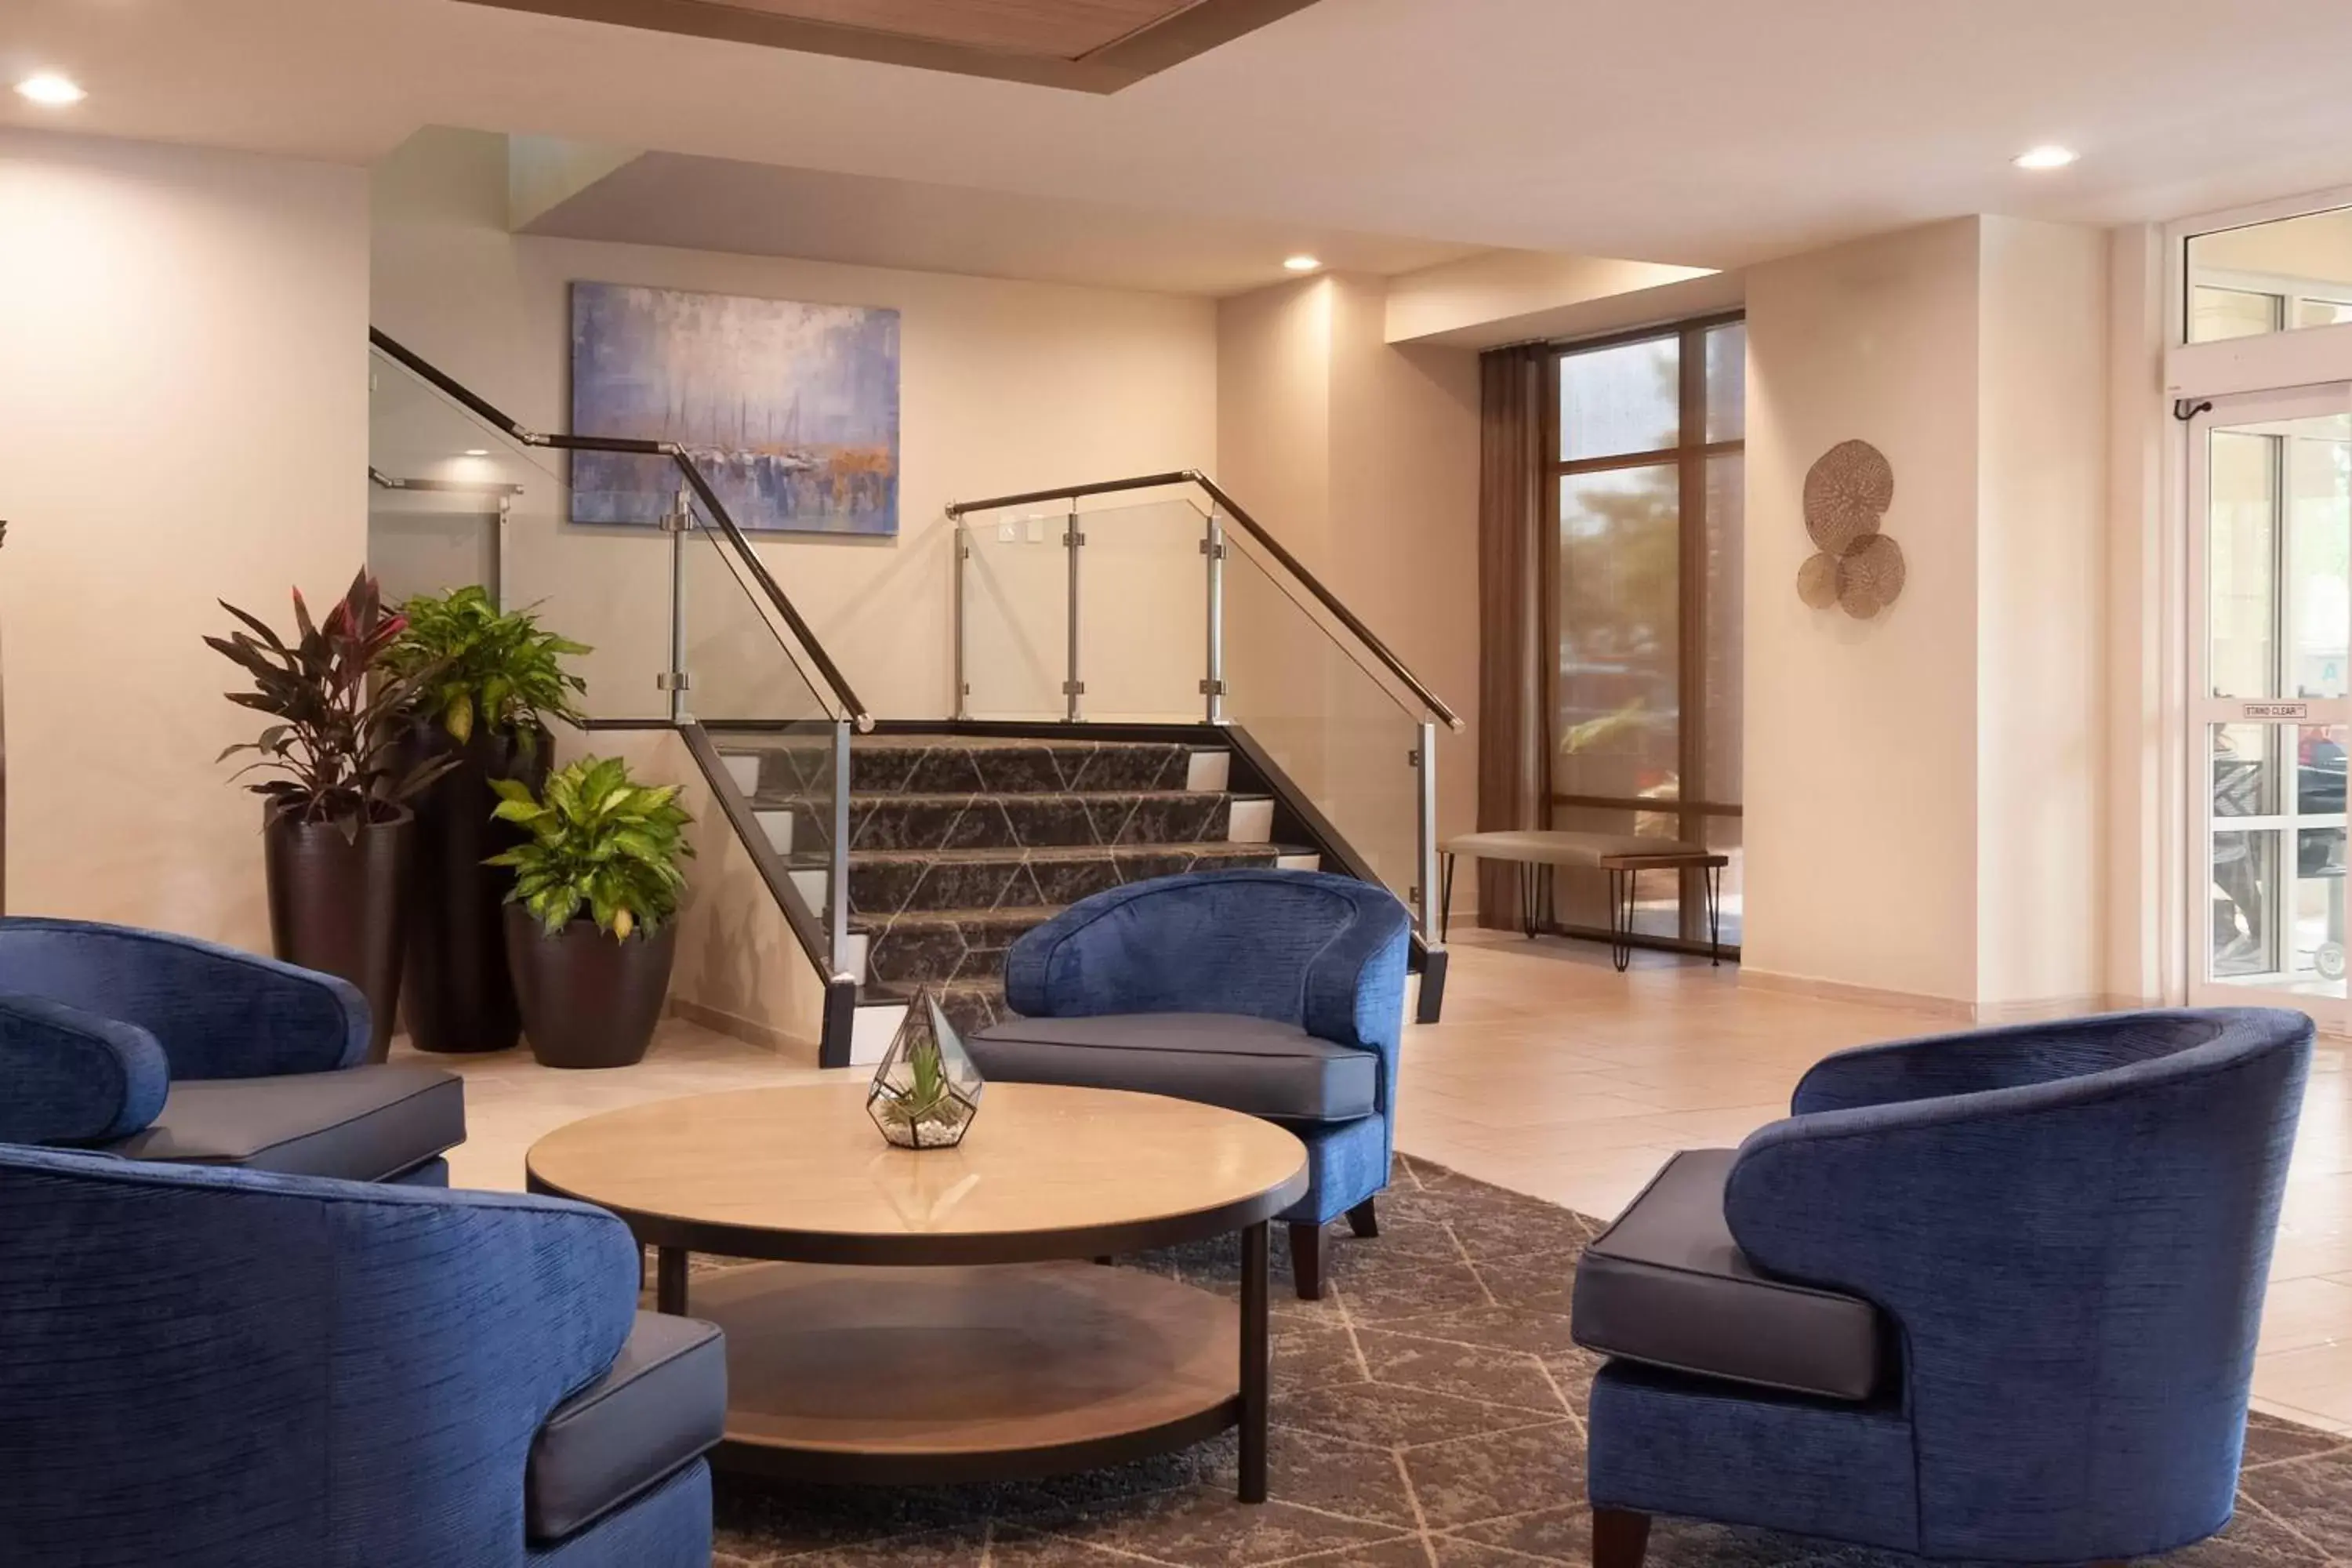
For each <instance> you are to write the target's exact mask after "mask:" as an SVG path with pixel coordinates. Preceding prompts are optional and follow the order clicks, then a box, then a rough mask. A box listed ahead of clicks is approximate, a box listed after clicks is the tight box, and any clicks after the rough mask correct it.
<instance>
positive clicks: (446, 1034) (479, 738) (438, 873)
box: [402, 723, 555, 1051]
mask: <svg viewBox="0 0 2352 1568" xmlns="http://www.w3.org/2000/svg"><path fill="white" fill-rule="evenodd" d="M554 750H555V741H554V737H552V736H551V735H548V734H545V733H541V735H540V736H539V738H538V744H537V746H536V747H535V748H534V750H533V751H532V752H531V753H530V756H528V757H526V756H525V754H524V752H523V749H522V747H521V746H520V744H519V743H518V742H517V740H516V738H515V736H513V735H512V734H510V733H508V732H505V731H490V730H488V729H487V728H478V729H477V730H476V731H474V733H473V737H472V738H471V739H470V740H468V741H467V742H466V744H465V745H464V746H462V747H460V746H459V745H458V744H457V742H454V741H452V740H451V739H450V738H449V733H448V731H446V730H444V729H442V728H441V726H440V725H438V724H436V723H420V724H418V725H417V726H416V727H415V729H414V730H412V731H410V733H409V737H408V742H407V746H406V752H407V756H406V762H407V763H408V765H410V766H414V765H415V763H420V762H423V761H425V759H426V758H428V757H434V756H443V755H447V754H449V753H451V752H455V753H456V754H457V758H458V763H457V766H456V767H454V768H452V769H450V770H449V771H448V772H447V773H444V774H442V775H441V777H440V778H439V779H437V780H436V781H435V782H434V784H433V785H432V787H431V788H429V789H427V790H426V791H425V793H424V794H423V795H420V796H418V797H417V799H416V801H415V812H416V881H415V889H414V890H413V891H412V893H411V895H410V898H409V906H408V910H409V913H408V971H407V980H406V983H405V984H404V986H403V987H402V990H403V994H404V999H405V1005H406V1007H407V1015H408V1037H409V1039H410V1040H412V1041H413V1042H415V1046H416V1048H417V1049H418V1050H420V1051H503V1050H505V1049H507V1048H508V1047H511V1046H512V1045H513V1044H514V1043H515V1041H516V1040H517V1039H518V1038H520V1037H521V1034H522V1016H521V1014H520V1012H519V1011H518V1010H517V1008H516V1005H515V990H514V981H513V978H512V976H511V974H510V973H509V969H508V966H507V939H506V927H505V924H504V922H503V921H502V919H501V917H500V915H499V906H500V905H501V904H502V903H503V902H504V901H505V900H506V896H507V890H508V889H510V888H512V887H513V886H514V873H513V872H511V871H509V870H507V869H505V868H502V867H497V866H485V865H483V864H482V862H483V861H484V860H485V859H487V858H489V857H490V856H492V855H496V854H498V853H499V851H501V850H504V849H510V848H512V847H514V846H515V845H517V844H519V843H520V842H521V841H522V838H523V835H522V834H520V832H518V831H517V830H516V829H514V828H513V827H510V826H508V825H507V824H505V823H503V822H493V821H491V820H490V811H491V809H492V808H493V807H494V806H496V805H498V803H499V797H498V796H497V795H493V794H491V793H490V780H492V779H494V778H500V779H520V780H521V781H522V782H523V783H525V784H529V785H530V789H531V793H532V794H534V795H536V794H538V793H539V792H540V790H541V789H542V788H543V787H545V785H546V784H547V770H548V766H549V763H550V761H551V758H552V756H553V753H554Z"/></svg>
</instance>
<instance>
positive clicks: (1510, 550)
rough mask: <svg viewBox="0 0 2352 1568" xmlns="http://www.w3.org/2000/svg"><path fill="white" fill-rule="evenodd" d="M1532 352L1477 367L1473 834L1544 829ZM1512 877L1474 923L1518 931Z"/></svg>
mask: <svg viewBox="0 0 2352 1568" xmlns="http://www.w3.org/2000/svg"><path fill="white" fill-rule="evenodd" d="M1548 360H1549V354H1548V353H1546V351H1545V350H1544V349H1543V348H1542V347H1540V346H1539V345H1534V344H1528V345H1523V346H1521V347H1517V348H1507V349H1495V350H1492V351H1490V352H1489V353H1486V354H1484V355H1482V356H1481V357H1480V360H1479V380H1480V409H1481V412H1480V439H1479V459H1480V461H1479V473H1478V826H1479V827H1480V829H1481V830H1486V829H1494V828H1505V827H1542V826H1547V822H1546V816H1545V810H1544V806H1545V796H1546V795H1548V794H1549V781H1548V780H1547V778H1546V775H1545V770H1544V767H1543V762H1544V749H1543V748H1544V742H1543V735H1544V729H1545V725H1544V717H1543V693H1542V689H1541V685H1540V682H1539V675H1538V672H1539V671H1540V670H1541V668H1542V665H1541V663H1540V661H1539V659H1538V647H1537V644H1538V638H1539V637H1541V636H1542V624H1541V616H1540V615H1539V613H1538V611H1539V605H1540V603H1541V596H1540V592H1539V590H1540V585H1541V572H1540V569H1539V566H1538V563H1539V562H1540V561H1541V560H1542V554H1541V552H1540V551H1539V550H1538V538H1537V531H1538V529H1539V528H1540V527H1541V526H1542V521H1543V504H1542V497H1541V494H1540V492H1539V491H1538V489H1537V482H1538V476H1539V474H1540V473H1541V472H1542V468H1543V437H1544V399H1543V371H1544V366H1545V364H1546V363H1547V362H1548ZM1518 885H1519V884H1518V872H1517V868H1515V867H1512V866H1508V865H1502V864H1485V865H1482V866H1481V867H1480V868H1479V871H1478V923H1479V924H1480V925H1482V926H1489V927H1493V928H1495V929H1497V930H1504V931H1512V930H1517V927H1518V924H1519V894H1518Z"/></svg>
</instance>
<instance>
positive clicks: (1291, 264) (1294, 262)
mask: <svg viewBox="0 0 2352 1568" xmlns="http://www.w3.org/2000/svg"><path fill="white" fill-rule="evenodd" d="M1282 264H1283V265H1284V266H1285V267H1287V268H1290V270H1292V271H1293V272H1312V271H1314V270H1315V269H1316V268H1318V267H1320V266H1322V265H1323V264H1322V263H1321V262H1319V261H1318V260H1316V259H1315V258H1313V257H1311V256H1293V257H1288V258H1285V260H1284V261H1283V263H1282Z"/></svg>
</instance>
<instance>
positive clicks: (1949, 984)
mask: <svg viewBox="0 0 2352 1568" xmlns="http://www.w3.org/2000/svg"><path fill="white" fill-rule="evenodd" d="M1977 258H1978V244H1977V225H1976V222H1975V220H1973V219H1967V220H1961V221H1958V222H1953V223H1946V224H1938V225H1936V226H1931V227H1927V228H1918V229H1912V230H1907V231H1906V232H1903V233H1900V234H1895V235H1890V236H1886V237H1880V238H1875V239H1870V240H1864V241H1862V242H1859V243H1856V244H1853V245H1848V246H1843V247H1838V248H1836V249H1832V250H1828V251H1822V252H1817V253H1814V254H1811V255H1807V256H1801V257H1796V258H1790V259H1788V260H1785V261H1778V262H1773V263H1770V264H1768V265H1766V266H1762V267H1758V268H1754V269H1752V270H1751V271H1750V273H1749V274H1748V539H1747V545H1748V566H1747V570H1748V599H1747V625H1748V645H1747V649H1746V681H1747V713H1746V733H1747V738H1748V740H1747V755H1746V762H1745V767H1744V786H1743V787H1744V791H1745V795H1744V804H1745V805H1746V818H1745V840H1746V846H1747V866H1746V881H1747V889H1746V892H1747V904H1746V910H1745V924H1744V928H1743V935H1742V940H1743V942H1744V946H1745V962H1746V965H1747V969H1748V973H1750V974H1751V975H1779V976H1788V977H1793V978H1797V979H1802V980H1808V981H1826V982H1831V983H1834V984H1846V985H1853V986H1859V987H1864V988H1868V989H1873V990H1882V991H1893V992H1899V993H1904V994H1913V995H1924V996H1930V997H1939V998H1945V999H1948V1000H1951V1001H1963V1000H1967V999H1971V998H1973V997H1974V995H1975V993H1976V942H1977V932H1976V923H1975V922H1976V909H1975V901H1974V898H1973V889H1974V886H1975V880H1976V833H1977V824H1976V773H1977V756H1976V716H1977V715H1976V680H1975V667H1974V663H1973V660H1972V658H1971V657H1970V651H1971V650H1972V649H1973V648H1974V647H1975V644H1976V617H1977V607H1976V571H1975V567H1976V555H1975V531H1976V529H1975V521H1976V508H1977V417H1978V409H1977V400H1976V388H1975V364H1976V331H1977ZM1856 437H1859V438H1860V439H1863V440H1866V441H1869V442H1871V443H1872V444H1873V445H1874V446H1875V447H1878V448H1879V450H1880V451H1882V452H1884V453H1885V454H1886V457H1887V459H1888V461H1889V462H1891V463H1892V464H1893V465H1894V468H1895V504H1894V506H1893V508H1892V509H1891V510H1889V511H1888V513H1887V514H1886V517H1885V524H1884V526H1885V530H1886V531H1887V532H1889V533H1891V534H1893V535H1894V536H1895V539H1896V541H1897V542H1900V543H1901V545H1902V547H1903V552H1904V556H1905V559H1906V562H1907V563H1908V564H1909V568H1910V572H1909V585H1908V587H1907V589H1906V592H1905V594H1904V595H1903V597H1902V598H1901V599H1900V600H1899V601H1898V602H1897V603H1896V604H1895V605H1894V606H1893V607H1892V608H1890V609H1889V610H1887V611H1886V612H1885V614H1883V615H1881V616H1879V617H1878V618H1877V619H1875V620H1872V621H1857V620H1853V619H1852V618H1851V617H1849V616H1846V615H1844V614H1843V612H1840V611H1821V610H1812V609H1809V608H1807V607H1806V606H1805V605H1804V604H1803V603H1802V602H1801V601H1800V600H1799V599H1798V597H1797V588H1796V584H1797V569H1798V567H1799V565H1800V564H1801V563H1802V562H1803V561H1804V559H1805V557H1806V556H1807V555H1808V554H1810V553H1811V552H1812V545H1811V542H1810V541H1809V540H1808V539H1807V537H1806V534H1805V526H1804V517H1803V509H1802V495H1803V490H1804V481H1805V471H1806V469H1807V468H1810V467H1811V464H1812V462H1813V460H1814V459H1815V458H1818V457H1820V456H1821V455H1822V453H1823V452H1825V451H1827V450H1828V449H1829V448H1830V447H1833V446H1835V445H1836V444H1837V443H1838V442H1840V441H1843V440H1848V439H1852V438H1856Z"/></svg>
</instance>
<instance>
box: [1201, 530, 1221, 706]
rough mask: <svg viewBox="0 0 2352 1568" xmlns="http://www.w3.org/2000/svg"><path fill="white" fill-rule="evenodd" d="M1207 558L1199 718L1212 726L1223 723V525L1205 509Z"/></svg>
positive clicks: (1203, 548) (1203, 547) (1205, 553)
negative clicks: (1206, 617)
mask: <svg viewBox="0 0 2352 1568" xmlns="http://www.w3.org/2000/svg"><path fill="white" fill-rule="evenodd" d="M1201 553H1202V554H1203V555H1205V556H1207V557H1208V558H1209V627H1208V631H1209V648H1208V655H1209V658H1208V664H1209V673H1208V675H1207V677H1206V678H1205V679H1202V682H1201V695H1202V699H1203V702H1202V708H1203V709H1204V710H1205V711H1204V712H1203V715H1202V716H1203V717H1204V718H1206V719H1207V720H1208V721H1209V722H1210V723H1212V724H1222V723H1223V722H1224V721H1225V525H1224V522H1223V520H1222V519H1220V518H1219V517H1218V516H1217V509H1216V508H1214V507H1211V508H1210V509H1209V535H1208V537H1207V538H1205V539H1203V540H1202V541H1201Z"/></svg>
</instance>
